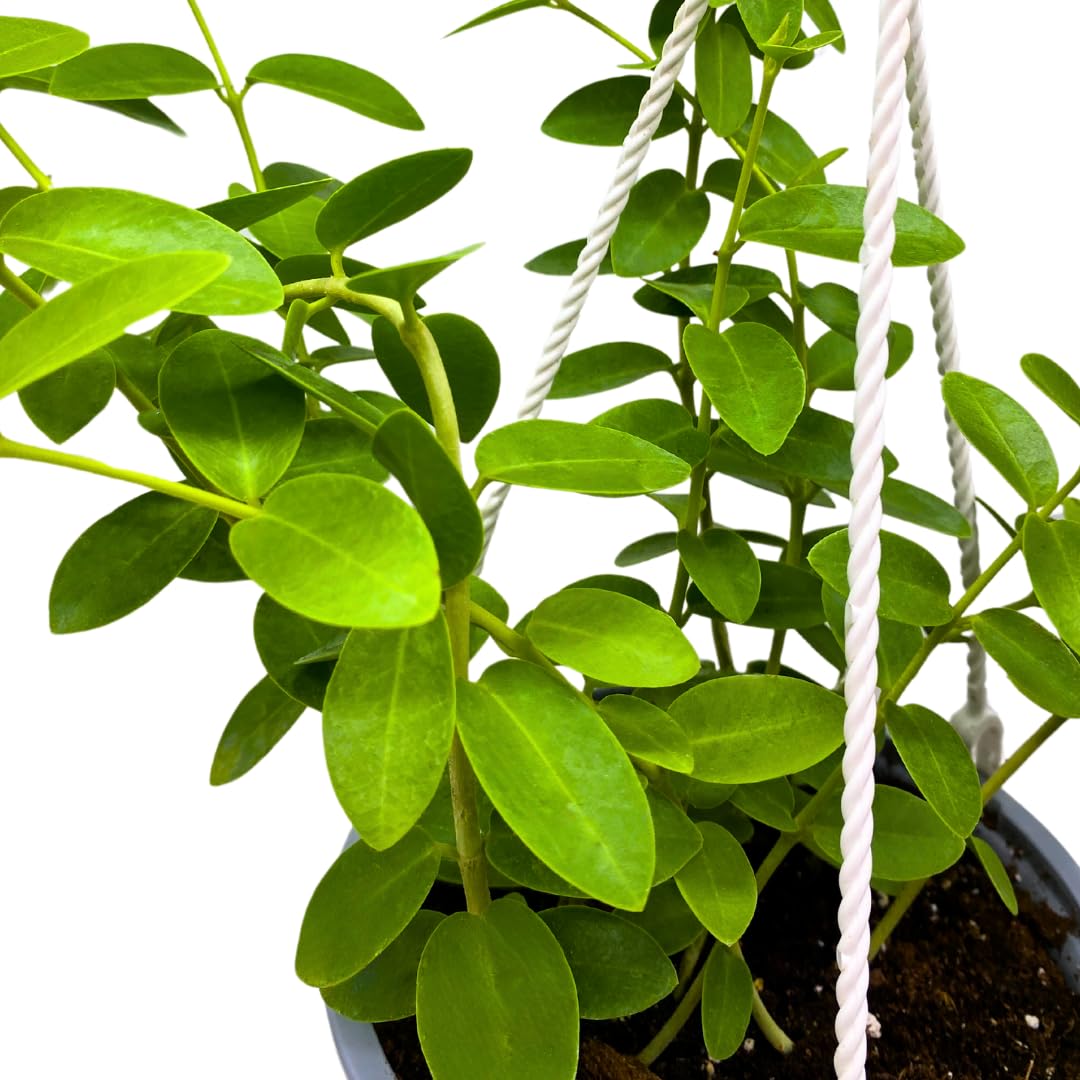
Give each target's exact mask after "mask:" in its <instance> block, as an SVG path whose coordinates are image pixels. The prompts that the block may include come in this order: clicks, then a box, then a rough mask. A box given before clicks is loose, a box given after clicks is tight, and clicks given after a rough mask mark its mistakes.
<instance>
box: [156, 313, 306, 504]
mask: <svg viewBox="0 0 1080 1080" xmlns="http://www.w3.org/2000/svg"><path fill="white" fill-rule="evenodd" d="M269 351H276V350H271V349H270V346H269V345H264V344H263V343H262V342H261V341H258V340H256V339H255V338H249V337H241V336H240V335H239V334H230V333H227V332H226V331H224V330H204V331H203V332H202V333H200V334H195V335H194V337H189V338H188V339H187V340H186V341H184V342H182V343H181V344H180V345H178V346H177V347H176V348H175V349H174V350H173V352H172V353H171V355H170V356H169V359H168V360H166V361H165V366H164V367H163V368H162V369H161V374H160V376H159V379H158V393H159V400H160V402H161V411H162V412H163V413H164V414H165V419H166V421H167V422H168V424H169V427H170V429H171V430H172V433H173V435H175V436H176V440H177V442H179V443H180V446H181V448H182V449H183V450H184V452H185V453H186V454H187V456H188V457H189V458H190V459H191V461H192V464H194V466H195V467H196V468H197V469H198V470H199V471H200V472H201V473H202V474H203V475H204V476H205V477H206V478H207V479H208V480H210V481H211V483H213V484H214V485H216V486H217V487H219V488H220V489H221V490H222V491H224V492H226V493H227V494H229V495H232V496H234V497H235V498H237V499H242V500H244V501H250V500H252V499H256V498H258V497H259V496H260V495H263V494H264V493H265V492H267V491H269V489H270V488H271V487H273V486H274V484H275V483H277V481H278V480H279V479H280V478H281V476H282V474H283V473H284V472H285V470H286V469H287V468H288V467H289V463H290V462H291V461H292V459H293V457H294V455H295V454H296V451H297V449H298V447H299V446H300V440H301V439H302V438H303V437H304V416H305V400H304V394H303V392H302V391H301V390H300V389H299V388H298V387H296V386H293V385H291V384H290V383H288V382H286V381H285V380H284V379H281V378H278V376H277V375H275V374H274V372H273V371H271V370H269V369H268V368H267V366H266V365H265V364H262V363H260V362H259V361H258V360H256V359H255V358H254V357H253V356H252V353H256V352H269ZM281 359H282V360H283V361H284V359H285V358H284V357H283V356H282V357H281Z"/></svg>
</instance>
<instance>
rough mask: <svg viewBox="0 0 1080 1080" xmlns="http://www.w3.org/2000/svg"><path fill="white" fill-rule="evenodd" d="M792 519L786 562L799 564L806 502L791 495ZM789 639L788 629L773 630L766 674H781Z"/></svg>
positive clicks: (785, 554)
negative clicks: (782, 659)
mask: <svg viewBox="0 0 1080 1080" xmlns="http://www.w3.org/2000/svg"><path fill="white" fill-rule="evenodd" d="M789 503H790V507H791V521H790V526H789V529H788V542H787V547H786V548H785V549H784V560H783V561H784V562H785V563H786V564H787V565H788V566H798V565H799V563H800V562H801V561H802V549H803V528H804V527H805V525H806V503H805V502H804V501H803V500H802V499H797V498H795V497H791V498H790V499H789ZM786 640H787V630H785V629H782V628H781V629H778V630H774V631H773V638H772V648H771V649H770V650H769V659H768V662H767V663H766V665H765V674H766V675H779V674H780V661H781V658H782V657H783V653H784V642H785V641H786Z"/></svg>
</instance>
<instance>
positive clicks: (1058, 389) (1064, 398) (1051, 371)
mask: <svg viewBox="0 0 1080 1080" xmlns="http://www.w3.org/2000/svg"><path fill="white" fill-rule="evenodd" d="M1020 367H1021V368H1023V370H1024V374H1025V375H1026V376H1027V377H1028V378H1029V379H1030V380H1031V381H1032V382H1033V383H1034V384H1035V385H1036V386H1037V387H1038V388H1039V389H1040V390H1041V391H1042V392H1043V393H1044V394H1045V395H1046V396H1047V397H1048V398H1049V399H1050V400H1051V401H1052V402H1053V403H1054V404H1055V405H1057V406H1058V408H1060V409H1061V411H1062V412H1063V413H1065V415H1066V416H1068V417H1069V419H1070V420H1075V421H1076V423H1078V424H1080V385H1077V382H1076V380H1075V379H1074V378H1073V377H1072V376H1071V375H1070V374H1069V373H1068V372H1067V371H1066V370H1065V369H1064V368H1063V367H1062V366H1061V365H1060V364H1055V363H1054V361H1053V360H1051V359H1050V358H1049V357H1048V356H1040V355H1039V353H1028V354H1027V355H1026V356H1023V357H1021V359H1020Z"/></svg>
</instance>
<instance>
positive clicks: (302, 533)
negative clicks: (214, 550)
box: [230, 474, 440, 629]
mask: <svg viewBox="0 0 1080 1080" xmlns="http://www.w3.org/2000/svg"><path fill="white" fill-rule="evenodd" d="M230 541H231V544H232V550H233V554H234V555H235V556H236V561H237V562H238V563H239V564H240V565H241V566H242V567H243V569H244V572H245V573H246V574H247V575H248V577H250V578H251V579H252V581H255V582H257V583H258V584H259V585H261V586H262V587H263V588H264V589H265V590H266V591H267V592H268V593H269V594H270V595H271V596H272V597H273V598H274V599H275V600H277V601H278V603H279V604H283V605H284V606H285V607H287V608H291V609H292V610H293V611H296V612H298V613H299V614H301V615H305V616H307V617H308V618H309V619H316V620H318V621H319V622H325V623H330V624H331V625H334V626H353V627H364V628H368V629H380V628H397V627H406V626H419V625H420V624H422V623H425V622H428V621H429V620H430V619H432V618H434V616H435V612H436V611H437V610H438V606H439V592H440V583H439V565H438V558H437V556H436V554H435V545H434V544H433V543H432V540H431V536H430V534H429V533H428V531H427V529H426V528H425V527H424V523H423V521H421V519H420V516H419V514H417V512H416V511H415V510H413V508H412V507H411V506H409V505H408V504H407V503H405V502H402V500H401V499H399V498H398V497H397V496H396V495H393V494H391V493H390V492H389V491H387V490H386V489H385V488H383V487H380V486H379V485H378V484H376V483H373V482H372V481H371V480H365V479H363V478H362V477H359V476H346V475H338V474H327V475H325V476H302V477H300V478H299V479H297V480H290V481H289V482H288V483H287V484H282V485H281V487H279V488H276V489H275V490H274V491H272V492H271V493H270V495H269V496H268V497H267V499H266V502H265V504H264V506H263V509H262V511H261V512H260V513H259V515H258V516H257V517H254V518H250V519H248V520H246V521H241V522H239V523H237V524H236V525H234V526H233V529H232V533H231V536H230Z"/></svg>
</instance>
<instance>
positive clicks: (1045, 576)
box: [1023, 514, 1080, 650]
mask: <svg viewBox="0 0 1080 1080" xmlns="http://www.w3.org/2000/svg"><path fill="white" fill-rule="evenodd" d="M1023 537H1024V541H1023V542H1024V561H1025V562H1026V563H1027V568H1028V574H1029V575H1030V576H1031V584H1032V587H1033V588H1034V590H1035V595H1036V596H1037V597H1038V598H1039V603H1040V604H1041V605H1042V608H1043V611H1045V612H1046V614H1047V615H1048V616H1049V617H1050V621H1051V622H1052V623H1053V624H1054V626H1055V627H1056V628H1057V632H1058V633H1059V634H1060V635H1061V637H1062V640H1063V641H1064V642H1065V644H1066V645H1068V646H1069V647H1070V648H1072V649H1074V650H1080V523H1077V522H1075V521H1051V522H1047V521H1043V520H1042V519H1041V518H1039V517H1037V516H1036V515H1034V514H1029V515H1028V518H1027V521H1026V523H1025V524H1024V533H1023Z"/></svg>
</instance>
